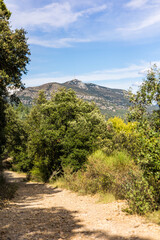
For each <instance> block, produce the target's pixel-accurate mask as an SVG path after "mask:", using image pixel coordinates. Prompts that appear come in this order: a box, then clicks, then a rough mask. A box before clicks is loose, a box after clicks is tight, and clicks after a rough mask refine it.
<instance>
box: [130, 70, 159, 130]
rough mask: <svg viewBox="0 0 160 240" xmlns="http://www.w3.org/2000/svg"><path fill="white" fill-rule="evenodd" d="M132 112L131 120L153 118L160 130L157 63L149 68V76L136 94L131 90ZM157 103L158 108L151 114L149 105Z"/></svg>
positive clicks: (141, 120) (154, 123)
mask: <svg viewBox="0 0 160 240" xmlns="http://www.w3.org/2000/svg"><path fill="white" fill-rule="evenodd" d="M130 102H131V103H132V106H131V107H130V113H129V115H128V118H129V120H136V121H138V122H140V123H143V122H144V121H146V120H149V119H150V120H151V121H150V123H152V126H154V127H155V128H156V130H157V131H159V130H160V70H159V69H158V68H157V66H156V65H153V67H151V69H150V70H148V73H147V76H146V78H145V79H144V81H143V83H142V85H141V86H140V88H139V91H137V93H136V94H133V93H132V92H130ZM153 103H154V104H156V105H157V106H158V109H157V110H155V111H153V112H152V114H149V112H148V111H147V107H148V106H150V105H152V104H153Z"/></svg>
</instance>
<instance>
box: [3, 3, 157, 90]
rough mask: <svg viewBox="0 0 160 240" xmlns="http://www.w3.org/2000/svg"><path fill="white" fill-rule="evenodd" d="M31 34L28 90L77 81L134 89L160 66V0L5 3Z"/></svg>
mask: <svg viewBox="0 0 160 240" xmlns="http://www.w3.org/2000/svg"><path fill="white" fill-rule="evenodd" d="M4 2H5V3H6V5H7V8H8V9H9V10H10V11H11V12H12V16H11V19H10V24H11V26H12V29H15V28H24V29H25V30H26V31H27V35H26V36H27V38H28V44H29V48H30V51H31V56H30V58H31V62H30V64H29V65H28V66H27V69H28V73H27V75H24V76H23V77H22V81H23V83H25V85H26V87H29V86H39V85H41V84H44V83H48V82H59V83H63V82H66V81H70V80H72V79H74V78H76V79H79V80H81V81H83V82H85V83H94V84H98V85H101V86H105V87H109V88H120V89H126V90H127V89H129V88H130V87H131V88H132V89H133V90H134V89H137V87H138V86H139V85H140V84H141V82H142V81H143V79H144V78H145V75H146V72H147V69H149V68H150V67H151V66H152V64H154V63H156V64H157V66H159V67H160V0H79V1H78V0H21V1H20V0H4Z"/></svg>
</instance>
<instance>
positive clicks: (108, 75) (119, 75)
mask: <svg viewBox="0 0 160 240" xmlns="http://www.w3.org/2000/svg"><path fill="white" fill-rule="evenodd" d="M154 63H156V64H157V66H158V67H159V66H160V61H157V62H154ZM154 63H152V65H153V64H154ZM150 67H151V64H148V63H145V62H144V63H142V64H140V65H134V64H133V65H130V66H128V67H125V68H115V69H110V70H108V69H107V70H101V71H94V72H89V73H84V74H79V75H76V78H77V79H79V80H81V81H83V82H92V83H93V82H95V83H96V84H99V82H103V85H105V86H109V87H115V86H119V88H124V89H128V88H129V86H131V85H132V86H138V85H139V84H140V83H141V80H142V79H143V77H144V76H145V75H146V72H147V70H148V69H150ZM72 79H73V75H66V76H62V75H61V76H57V74H56V73H49V74H47V75H42V76H41V75H38V76H33V77H29V79H27V78H26V79H25V82H26V85H27V86H38V85H41V84H44V83H48V82H58V83H64V82H66V81H69V80H72ZM111 82H112V83H111ZM114 82H116V85H115V83H114ZM131 83H133V84H131Z"/></svg>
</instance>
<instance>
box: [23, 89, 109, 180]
mask: <svg viewBox="0 0 160 240" xmlns="http://www.w3.org/2000/svg"><path fill="white" fill-rule="evenodd" d="M106 131H107V127H106V121H105V119H104V116H102V115H101V113H100V111H99V110H98V109H97V107H96V106H95V104H94V103H92V104H90V103H88V102H84V101H83V100H80V99H78V98H77V97H76V94H75V92H74V91H73V90H68V91H67V90H65V89H61V90H60V91H58V92H57V93H56V94H55V95H54V96H52V98H51V99H50V100H46V99H45V97H44V95H43V93H42V92H41V93H40V95H39V97H38V99H37V101H36V105H35V106H33V108H32V110H31V112H30V114H29V116H28V147H27V151H28V156H29V158H30V159H31V160H32V164H33V168H32V169H31V173H32V175H33V176H34V177H36V179H37V178H38V179H39V180H43V181H47V180H48V179H49V177H50V176H51V174H52V172H53V171H59V170H62V168H63V166H71V167H72V168H73V169H74V170H77V169H79V168H80V167H81V166H82V165H83V164H84V162H85V161H86V157H87V155H88V154H89V153H91V152H92V151H93V150H94V149H96V148H97V146H98V137H101V136H102V135H103V137H105V136H106Z"/></svg>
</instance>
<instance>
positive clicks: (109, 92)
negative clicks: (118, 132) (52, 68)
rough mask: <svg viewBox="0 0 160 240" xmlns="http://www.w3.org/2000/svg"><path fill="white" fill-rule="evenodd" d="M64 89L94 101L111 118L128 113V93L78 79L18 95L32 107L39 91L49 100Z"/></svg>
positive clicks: (18, 93)
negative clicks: (60, 89) (53, 93)
mask: <svg viewBox="0 0 160 240" xmlns="http://www.w3.org/2000/svg"><path fill="white" fill-rule="evenodd" d="M62 87H65V88H67V89H69V88H71V89H73V90H74V91H75V92H76V94H77V96H78V97H79V98H81V99H84V100H86V101H94V102H95V103H96V104H97V106H98V107H99V108H100V109H101V111H102V113H104V114H108V115H109V116H112V115H120V116H121V115H123V113H125V112H126V111H127V108H128V106H129V101H128V99H127V97H126V95H127V92H126V91H124V90H121V89H111V88H107V87H102V86H99V85H96V84H92V83H83V82H81V81H79V80H77V79H74V80H71V81H68V82H65V83H62V84H60V83H54V82H52V83H47V84H43V85H41V86H38V87H28V88H26V89H25V90H23V91H18V92H17V93H16V95H17V96H18V97H19V98H20V99H21V101H22V102H23V103H24V104H25V105H31V104H32V103H33V100H34V99H35V98H36V97H37V96H38V92H39V90H44V91H45V93H46V96H47V98H48V99H49V98H50V96H51V94H52V92H53V91H57V90H58V89H59V88H62Z"/></svg>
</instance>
